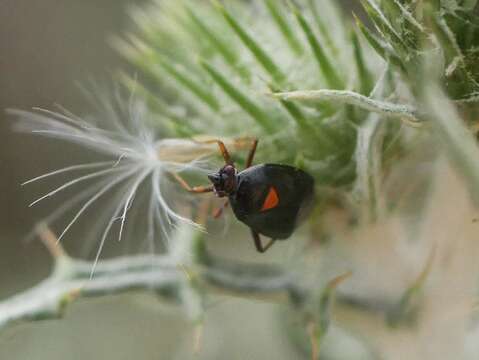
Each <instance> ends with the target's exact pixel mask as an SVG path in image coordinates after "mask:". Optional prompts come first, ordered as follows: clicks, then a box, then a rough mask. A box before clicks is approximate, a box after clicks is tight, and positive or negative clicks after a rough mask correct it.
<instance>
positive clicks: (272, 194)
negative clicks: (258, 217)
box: [261, 187, 279, 211]
mask: <svg viewBox="0 0 479 360" xmlns="http://www.w3.org/2000/svg"><path fill="white" fill-rule="evenodd" d="M278 203H279V197H278V193H277V192H276V189H275V188H274V187H270V188H269V192H268V195H267V196H266V199H265V200H264V203H263V207H262V208H261V211H265V210H269V209H272V208H275V207H276V206H278Z"/></svg>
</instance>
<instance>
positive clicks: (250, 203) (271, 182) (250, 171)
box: [173, 139, 314, 253]
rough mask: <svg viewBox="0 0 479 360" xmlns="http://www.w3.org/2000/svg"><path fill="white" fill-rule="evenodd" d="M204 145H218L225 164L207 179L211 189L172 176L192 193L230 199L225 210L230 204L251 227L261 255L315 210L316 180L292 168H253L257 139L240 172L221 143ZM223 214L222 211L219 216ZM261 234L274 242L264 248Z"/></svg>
mask: <svg viewBox="0 0 479 360" xmlns="http://www.w3.org/2000/svg"><path fill="white" fill-rule="evenodd" d="M205 143H217V144H218V146H219V148H220V151H221V154H222V155H223V158H224V160H225V163H226V164H225V165H224V166H223V167H222V168H221V169H219V170H218V171H217V172H215V173H212V174H209V175H208V179H209V180H210V181H211V183H212V185H209V186H196V187H190V186H189V185H188V183H187V182H186V181H185V180H183V179H182V178H181V177H180V176H179V175H178V174H173V175H174V176H175V178H176V179H177V180H178V182H179V183H180V184H181V185H182V186H183V187H184V188H185V189H186V190H188V191H190V192H193V193H206V192H214V193H215V194H216V195H217V196H218V197H220V198H221V197H228V201H227V202H225V204H224V205H223V207H226V206H227V205H228V203H229V204H231V207H232V208H233V212H234V214H235V215H236V218H237V219H238V220H240V221H242V222H243V223H245V224H246V225H248V226H249V227H250V229H251V233H252V235H253V239H254V244H255V246H256V249H257V250H258V251H259V252H261V253H263V252H265V251H266V250H268V249H269V248H270V247H271V245H273V243H274V242H275V241H276V240H283V239H287V238H289V237H290V236H291V234H292V233H293V231H294V229H295V228H296V226H297V225H298V224H299V222H300V221H301V220H302V219H304V218H305V217H306V215H308V214H309V211H310V209H311V207H312V204H313V199H314V179H313V177H312V176H311V175H309V174H308V173H306V172H304V171H302V170H300V169H298V168H295V167H292V166H289V165H280V164H259V165H255V166H251V165H252V163H253V158H254V154H255V152H256V147H257V145H258V140H257V139H253V140H252V146H251V149H250V151H249V155H248V158H247V160H246V167H245V169H244V170H243V171H240V172H238V170H237V169H236V167H235V165H234V163H233V161H232V160H231V157H230V155H229V153H228V150H227V149H226V146H225V144H224V143H223V142H222V141H220V140H210V141H205ZM221 211H222V208H220V209H219V211H218V212H217V216H218V215H219V214H220V213H221ZM217 216H215V217H217ZM260 234H261V235H264V236H267V237H269V238H271V240H270V241H269V242H268V243H267V244H266V245H264V246H263V244H262V242H261V238H260Z"/></svg>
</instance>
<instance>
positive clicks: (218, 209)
mask: <svg viewBox="0 0 479 360" xmlns="http://www.w3.org/2000/svg"><path fill="white" fill-rule="evenodd" d="M229 203H230V202H229V200H226V201H225V202H224V203H223V205H221V206H220V207H219V208H217V209H216V210H215V211H214V212H213V217H214V218H215V219H218V218H219V217H220V216H221V214H223V210H224V209H226V208H227V207H228V205H229Z"/></svg>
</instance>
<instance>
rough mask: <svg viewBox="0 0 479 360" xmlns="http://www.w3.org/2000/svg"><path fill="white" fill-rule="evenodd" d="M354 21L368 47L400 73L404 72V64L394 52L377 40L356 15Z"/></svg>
mask: <svg viewBox="0 0 479 360" xmlns="http://www.w3.org/2000/svg"><path fill="white" fill-rule="evenodd" d="M354 18H355V20H356V24H357V26H358V28H359V30H360V31H361V33H362V34H363V36H364V38H365V39H366V40H367V41H368V43H369V45H371V47H372V48H373V49H374V50H376V52H377V53H378V55H379V56H381V57H382V58H383V59H384V60H386V61H391V63H392V64H394V65H396V66H397V67H399V68H400V70H401V71H402V72H405V71H406V69H405V67H404V64H403V63H402V61H401V59H400V58H399V56H398V55H397V54H396V53H395V52H394V50H393V49H392V48H391V47H389V46H388V45H387V44H386V43H384V42H383V41H382V40H380V39H378V38H377V37H376V36H375V35H374V34H373V33H372V32H371V31H370V30H369V29H368V28H367V27H366V26H365V25H364V24H363V23H362V21H361V20H359V18H358V17H356V15H354Z"/></svg>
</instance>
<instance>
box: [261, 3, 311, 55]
mask: <svg viewBox="0 0 479 360" xmlns="http://www.w3.org/2000/svg"><path fill="white" fill-rule="evenodd" d="M265 3H266V7H267V8H268V10H269V12H270V14H271V17H272V18H273V20H274V22H275V23H276V25H277V27H278V29H279V31H280V32H281V34H283V36H284V38H285V40H286V42H287V43H288V45H289V47H290V48H291V50H293V51H294V52H295V53H296V54H297V55H302V54H303V46H302V45H301V42H300V41H299V40H298V39H297V38H296V35H295V34H294V30H293V29H292V28H291V26H290V25H289V23H288V20H286V19H285V17H284V16H283V14H282V13H281V10H280V9H279V7H278V1H277V0H265Z"/></svg>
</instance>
